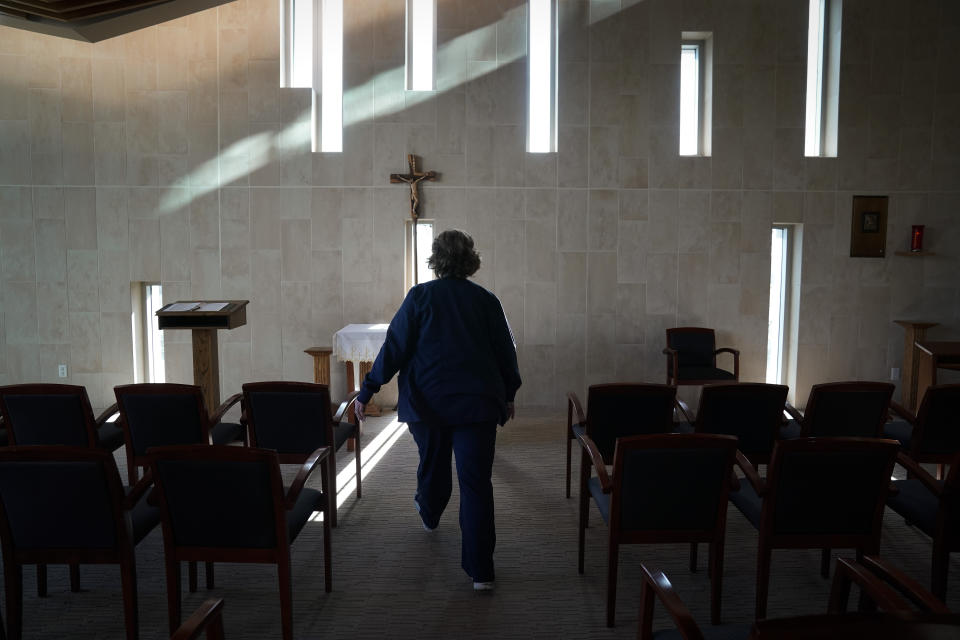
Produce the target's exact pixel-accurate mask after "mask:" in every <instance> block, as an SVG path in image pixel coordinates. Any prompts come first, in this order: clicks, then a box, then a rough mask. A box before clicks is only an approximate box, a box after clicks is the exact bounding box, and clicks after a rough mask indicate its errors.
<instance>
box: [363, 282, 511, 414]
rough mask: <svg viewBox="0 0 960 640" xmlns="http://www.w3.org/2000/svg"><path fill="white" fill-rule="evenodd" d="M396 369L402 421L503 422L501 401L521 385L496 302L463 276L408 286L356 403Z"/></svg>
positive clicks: (507, 330)
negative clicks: (410, 287)
mask: <svg viewBox="0 0 960 640" xmlns="http://www.w3.org/2000/svg"><path fill="white" fill-rule="evenodd" d="M398 371H399V372H400V378H399V380H398V387H399V391H400V398H399V402H398V406H397V412H398V417H399V419H400V420H401V421H403V422H428V423H431V424H464V423H470V422H494V421H496V422H497V423H499V424H503V423H504V422H506V420H507V407H506V403H507V402H513V397H514V395H516V393H517V389H519V388H520V370H519V368H518V367H517V349H516V346H515V344H514V341H513V333H512V332H511V331H510V326H509V325H508V324H507V319H506V317H505V316H504V314H503V307H502V306H501V305H500V301H499V300H498V299H497V297H496V296H495V295H493V294H492V293H490V292H489V291H487V290H486V289H484V288H483V287H481V286H480V285H478V284H474V283H473V282H470V281H469V280H466V279H463V278H441V279H439V280H432V281H430V282H425V283H423V284H418V285H417V286H415V287H413V288H412V289H410V292H409V293H407V297H406V298H405V299H404V301H403V304H402V305H400V309H399V311H397V314H396V315H395V316H394V317H393V320H391V321H390V328H389V329H387V338H386V341H385V342H384V343H383V347H382V348H381V349H380V353H379V354H378V355H377V359H376V361H375V362H374V363H373V368H372V369H371V370H370V373H368V374H367V376H366V378H364V380H363V384H362V385H361V388H360V395H359V397H358V401H359V402H362V403H364V404H366V403H368V402H370V398H371V397H372V396H373V394H374V393H376V392H377V391H379V390H380V387H381V386H382V385H384V384H386V383H387V382H389V381H390V379H391V378H393V376H394V374H396V373H397V372H398Z"/></svg>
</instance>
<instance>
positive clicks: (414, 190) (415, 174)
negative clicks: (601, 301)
mask: <svg viewBox="0 0 960 640" xmlns="http://www.w3.org/2000/svg"><path fill="white" fill-rule="evenodd" d="M407 164H409V165H410V172H409V173H391V174H390V182H391V183H400V182H403V183H405V184H408V185H410V220H411V221H412V222H411V224H412V225H413V284H417V265H418V261H417V220H419V219H420V183H421V182H423V181H424V180H430V181H431V182H432V181H435V180H436V179H437V178H438V177H439V176H438V174H437V172H436V171H417V156H415V155H413V154H412V153H410V154H407Z"/></svg>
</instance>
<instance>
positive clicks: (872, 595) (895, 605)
mask: <svg viewBox="0 0 960 640" xmlns="http://www.w3.org/2000/svg"><path fill="white" fill-rule="evenodd" d="M854 582H855V583H856V584H857V586H858V587H860V591H861V592H862V593H863V594H864V595H866V596H867V597H868V598H869V599H870V600H872V601H873V602H875V603H876V604H877V606H878V607H880V609H882V610H883V611H902V612H909V611H911V607H910V605H909V603H907V602H906V601H905V600H904V599H903V598H901V597H900V595H899V594H897V592H896V591H894V590H893V589H891V588H890V586H889V585H887V584H886V583H885V582H884V581H883V580H881V579H880V578H878V577H877V576H876V575H874V574H873V573H872V572H871V571H870V570H869V569H867V568H866V567H864V566H863V565H861V564H860V563H858V562H856V561H855V560H848V559H846V558H837V569H836V572H835V573H834V574H833V584H832V585H831V587H830V603H829V605H828V606H827V613H846V611H847V601H848V600H849V598H850V585H851V583H854Z"/></svg>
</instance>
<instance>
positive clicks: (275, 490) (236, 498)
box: [149, 445, 332, 640]
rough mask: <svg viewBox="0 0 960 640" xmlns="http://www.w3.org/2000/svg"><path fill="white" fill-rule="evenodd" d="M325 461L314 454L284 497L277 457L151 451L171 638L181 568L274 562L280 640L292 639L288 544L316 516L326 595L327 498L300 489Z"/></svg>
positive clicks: (215, 449) (188, 449)
mask: <svg viewBox="0 0 960 640" xmlns="http://www.w3.org/2000/svg"><path fill="white" fill-rule="evenodd" d="M329 455H330V448H329V447H323V448H321V449H317V450H316V451H314V452H313V455H311V456H309V458H308V459H307V461H306V462H304V464H303V466H302V467H301V469H300V472H299V473H298V474H297V476H296V478H295V479H294V481H293V484H292V485H290V487H289V489H286V490H285V489H284V486H283V480H282V478H281V476H280V458H279V456H278V455H277V453H276V452H275V451H269V450H266V449H253V448H249V447H225V446H198V445H192V446H179V447H157V448H153V449H151V450H150V455H149V460H150V469H151V473H152V474H153V477H154V480H155V483H156V490H155V494H156V497H157V502H158V504H159V505H160V521H161V523H162V525H163V549H164V561H165V564H166V574H167V608H168V616H169V623H170V632H171V633H173V632H174V630H175V629H176V628H177V627H178V626H179V625H180V563H181V562H185V561H194V562H199V561H207V562H254V563H272V564H276V565H277V574H278V576H279V582H280V617H281V627H282V633H283V638H284V640H291V638H292V637H293V593H292V589H291V579H290V574H291V567H290V545H291V544H292V543H293V541H294V540H295V539H296V537H297V535H298V534H299V533H300V532H301V531H302V530H303V528H304V526H305V525H306V524H307V521H308V520H309V519H310V517H311V515H312V514H313V513H314V512H315V511H319V512H321V513H322V514H323V556H324V587H325V590H326V591H327V592H329V591H330V589H331V582H332V573H331V569H330V493H321V492H320V491H316V490H314V489H309V488H306V487H304V484H305V483H306V481H307V478H308V477H309V476H310V474H311V473H312V472H313V470H314V469H315V468H316V467H317V466H319V465H320V463H321V462H322V461H323V459H324V458H326V457H327V456H329Z"/></svg>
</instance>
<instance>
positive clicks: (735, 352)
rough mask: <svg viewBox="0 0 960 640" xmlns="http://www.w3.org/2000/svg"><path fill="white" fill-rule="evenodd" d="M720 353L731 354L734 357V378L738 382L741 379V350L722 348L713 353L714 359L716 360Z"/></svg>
mask: <svg viewBox="0 0 960 640" xmlns="http://www.w3.org/2000/svg"><path fill="white" fill-rule="evenodd" d="M718 353H729V354H732V355H733V377H734V378H735V379H737V380H739V379H740V350H739V349H734V348H732V347H720V348H719V349H717V350H716V351H714V352H713V356H714V358H716V356H717V354H718Z"/></svg>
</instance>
